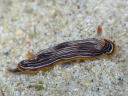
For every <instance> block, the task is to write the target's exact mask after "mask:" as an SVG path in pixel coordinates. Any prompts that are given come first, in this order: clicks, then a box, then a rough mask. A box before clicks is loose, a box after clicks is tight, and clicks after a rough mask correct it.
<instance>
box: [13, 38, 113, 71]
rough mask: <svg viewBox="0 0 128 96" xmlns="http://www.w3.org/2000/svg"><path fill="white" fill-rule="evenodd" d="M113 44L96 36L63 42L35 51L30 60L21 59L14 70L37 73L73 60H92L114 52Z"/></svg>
mask: <svg viewBox="0 0 128 96" xmlns="http://www.w3.org/2000/svg"><path fill="white" fill-rule="evenodd" d="M114 51H115V44H114V43H113V42H112V41H110V40H106V39H102V40H98V39H96V38H91V39H86V40H76V41H70V42H64V43H61V44H58V45H57V46H54V47H52V48H48V49H45V50H42V51H40V52H39V53H37V55H36V57H35V58H34V59H31V60H23V61H21V62H20V63H19V64H18V66H17V68H16V69H15V71H16V72H18V71H19V72H23V73H37V72H38V71H40V70H43V71H47V70H50V69H51V68H53V67H54V66H55V65H58V64H62V63H65V62H70V61H74V60H92V59H96V58H97V57H99V56H102V55H108V56H111V55H112V54H114Z"/></svg>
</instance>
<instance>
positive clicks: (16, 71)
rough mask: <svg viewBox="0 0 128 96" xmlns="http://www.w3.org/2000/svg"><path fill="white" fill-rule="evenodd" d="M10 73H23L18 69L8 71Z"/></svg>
mask: <svg viewBox="0 0 128 96" xmlns="http://www.w3.org/2000/svg"><path fill="white" fill-rule="evenodd" d="M7 71H8V72H12V73H21V72H20V70H18V69H17V68H15V69H7Z"/></svg>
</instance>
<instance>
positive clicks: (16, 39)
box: [0, 0, 128, 96]
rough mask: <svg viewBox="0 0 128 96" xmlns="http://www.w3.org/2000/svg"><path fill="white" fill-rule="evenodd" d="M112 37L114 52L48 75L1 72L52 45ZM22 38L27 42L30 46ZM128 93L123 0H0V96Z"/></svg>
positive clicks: (127, 8)
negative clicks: (99, 33) (99, 35)
mask: <svg viewBox="0 0 128 96" xmlns="http://www.w3.org/2000/svg"><path fill="white" fill-rule="evenodd" d="M98 24H102V26H103V29H104V30H103V34H102V37H103V38H107V39H110V40H114V41H115V42H116V44H117V45H118V52H117V55H116V56H115V57H113V58H112V59H108V58H101V59H99V60H95V61H86V62H83V63H80V64H76V63H79V62H76V63H73V64H70V65H69V66H68V64H67V65H66V66H62V65H60V66H57V67H55V68H54V69H53V70H51V71H50V72H48V73H47V74H45V75H44V74H42V73H39V74H37V75H16V74H12V73H8V72H6V68H9V67H12V68H15V67H16V66H17V63H18V62H19V61H21V60H23V59H25V58H26V57H25V54H26V53H27V52H28V51H31V50H32V51H33V52H35V53H36V52H38V51H40V50H42V49H45V48H48V47H50V46H53V45H55V44H58V43H61V42H64V41H69V40H78V39H86V38H91V37H95V36H96V28H97V25H98ZM26 42H31V43H32V44H31V45H30V46H29V45H28V44H26ZM126 94H128V0H72V1H70V0H0V96H126Z"/></svg>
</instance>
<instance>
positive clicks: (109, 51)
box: [99, 39, 116, 56]
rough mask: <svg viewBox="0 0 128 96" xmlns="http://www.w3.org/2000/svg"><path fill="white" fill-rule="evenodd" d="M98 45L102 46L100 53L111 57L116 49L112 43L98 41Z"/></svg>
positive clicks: (105, 40)
mask: <svg viewBox="0 0 128 96" xmlns="http://www.w3.org/2000/svg"><path fill="white" fill-rule="evenodd" d="M99 43H100V45H102V46H103V48H102V52H103V53H104V54H106V55H109V56H113V54H114V53H115V49H116V46H115V43H114V42H112V41H110V40H107V39H104V40H99Z"/></svg>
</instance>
